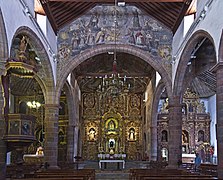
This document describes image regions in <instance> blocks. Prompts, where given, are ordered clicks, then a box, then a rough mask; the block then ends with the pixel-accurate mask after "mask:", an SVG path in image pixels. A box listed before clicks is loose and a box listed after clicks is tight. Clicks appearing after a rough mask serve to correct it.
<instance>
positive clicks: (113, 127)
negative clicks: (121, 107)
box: [108, 120, 115, 130]
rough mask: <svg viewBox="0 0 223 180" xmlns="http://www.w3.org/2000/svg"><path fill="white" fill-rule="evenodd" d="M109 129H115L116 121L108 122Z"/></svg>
mask: <svg viewBox="0 0 223 180" xmlns="http://www.w3.org/2000/svg"><path fill="white" fill-rule="evenodd" d="M108 129H109V130H114V129H115V123H114V121H112V120H111V121H110V122H109V123H108Z"/></svg>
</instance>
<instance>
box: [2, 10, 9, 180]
mask: <svg viewBox="0 0 223 180" xmlns="http://www.w3.org/2000/svg"><path fill="white" fill-rule="evenodd" d="M0 59H1V62H0V109H1V111H0V123H1V124H5V118H4V112H3V109H4V105H5V97H4V90H3V86H2V76H3V75H5V73H6V70H5V62H6V60H7V59H8V41H7V36H6V29H5V23H4V18H3V15H2V11H1V8H0ZM4 133H5V126H4V125H2V126H0V137H3V136H4ZM0 144H1V146H0V167H1V169H0V179H5V178H6V177H5V176H6V161H5V158H4V157H6V151H7V147H6V144H5V142H4V141H3V139H2V138H1V139H0Z"/></svg>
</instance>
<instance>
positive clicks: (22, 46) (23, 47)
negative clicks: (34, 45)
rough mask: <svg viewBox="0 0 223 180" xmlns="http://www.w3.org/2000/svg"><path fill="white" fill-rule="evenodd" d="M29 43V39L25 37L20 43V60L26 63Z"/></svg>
mask: <svg viewBox="0 0 223 180" xmlns="http://www.w3.org/2000/svg"><path fill="white" fill-rule="evenodd" d="M28 42H29V38H28V37H27V36H23V37H22V39H21V41H20V45H19V60H21V61H24V60H26V59H27V58H26V56H25V53H26V48H27V45H28Z"/></svg>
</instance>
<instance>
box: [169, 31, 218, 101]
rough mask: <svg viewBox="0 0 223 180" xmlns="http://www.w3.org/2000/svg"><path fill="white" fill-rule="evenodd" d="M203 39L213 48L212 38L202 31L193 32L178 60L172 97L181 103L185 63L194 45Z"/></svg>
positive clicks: (188, 59)
mask: <svg viewBox="0 0 223 180" xmlns="http://www.w3.org/2000/svg"><path fill="white" fill-rule="evenodd" d="M203 38H207V39H209V40H210V41H211V42H212V44H213V46H214V39H213V38H212V36H211V35H210V34H209V33H208V32H206V31H203V30H199V31H197V32H195V33H194V34H193V35H192V36H191V38H190V39H189V40H188V42H187V44H186V46H185V48H184V50H183V52H182V54H181V57H180V59H179V64H178V66H177V70H176V75H175V78H174V81H173V83H174V84H173V95H174V96H178V97H180V98H181V101H182V96H183V93H184V88H185V87H184V83H185V74H186V69H187V63H188V62H189V61H190V58H191V54H192V52H193V49H194V48H195V46H196V44H197V43H198V42H199V41H200V40H202V39H203ZM189 80H190V79H188V80H187V81H189Z"/></svg>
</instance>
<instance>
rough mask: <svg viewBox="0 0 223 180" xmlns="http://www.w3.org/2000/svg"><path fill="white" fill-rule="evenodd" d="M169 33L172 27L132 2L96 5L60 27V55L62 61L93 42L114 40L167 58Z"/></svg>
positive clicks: (88, 46)
mask: <svg viewBox="0 0 223 180" xmlns="http://www.w3.org/2000/svg"><path fill="white" fill-rule="evenodd" d="M115 12H116V13H115ZM115 19H116V21H115ZM114 27H116V29H114ZM172 37H173V34H172V32H171V30H169V29H168V28H167V27H165V26H164V25H163V24H161V23H159V22H158V21H157V20H155V19H153V18H152V17H151V16H148V15H145V13H143V12H142V11H141V10H140V9H138V8H137V7H135V6H129V5H128V6H125V7H117V8H116V9H115V8H114V6H105V5H104V6H95V7H94V8H93V9H91V10H90V11H89V13H88V14H85V15H83V16H81V17H80V18H78V19H76V20H75V21H73V22H72V23H71V24H70V25H69V26H66V27H64V28H63V29H61V30H60V31H59V33H58V50H59V57H60V59H61V60H63V61H64V60H65V59H68V58H69V57H71V56H76V55H78V54H79V53H80V52H81V51H83V50H85V49H87V48H91V47H92V46H95V45H98V44H113V43H114V42H115V41H116V42H117V43H118V44H129V45H133V46H136V47H138V48H140V49H143V50H145V51H148V52H150V53H151V54H152V55H153V56H159V57H161V58H163V59H165V60H168V61H169V59H170V58H171V51H172V49H171V43H172Z"/></svg>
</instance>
